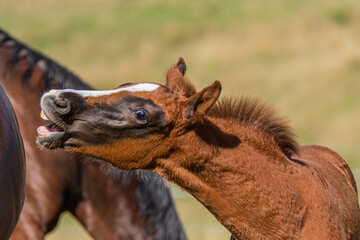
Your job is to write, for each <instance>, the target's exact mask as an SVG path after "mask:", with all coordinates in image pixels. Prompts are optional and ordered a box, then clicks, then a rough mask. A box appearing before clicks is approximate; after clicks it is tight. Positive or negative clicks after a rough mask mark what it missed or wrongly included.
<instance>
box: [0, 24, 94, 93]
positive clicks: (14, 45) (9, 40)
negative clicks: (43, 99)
mask: <svg viewBox="0 0 360 240" xmlns="http://www.w3.org/2000/svg"><path fill="white" fill-rule="evenodd" d="M0 47H4V48H8V49H13V56H12V58H11V59H10V60H9V61H8V62H7V63H6V66H5V71H4V72H5V73H6V72H8V71H9V70H11V69H14V67H15V66H16V65H17V64H19V63H20V62H21V61H26V62H27V66H26V69H25V71H23V74H22V78H21V81H22V83H23V84H24V85H27V87H28V88H30V89H31V90H32V89H33V88H34V86H33V83H32V81H31V77H32V75H33V72H34V68H35V67H36V66H38V67H40V68H41V69H42V76H41V78H42V79H43V84H44V86H43V87H44V89H45V90H48V89H50V88H73V89H82V90H90V89H92V88H91V87H90V86H89V85H87V84H86V83H84V82H82V81H81V80H80V78H79V77H77V76H76V75H75V74H73V73H72V72H70V71H68V70H67V69H66V68H65V67H63V66H61V65H59V64H58V63H56V62H55V61H53V60H51V59H50V58H48V57H47V56H45V55H43V54H41V53H40V52H38V51H36V50H34V49H32V48H30V47H28V46H26V45H25V44H24V43H22V42H20V41H18V40H17V39H15V38H13V37H12V36H10V35H9V34H8V33H6V32H5V31H3V30H2V29H0ZM53 80H55V81H54V82H53Z"/></svg>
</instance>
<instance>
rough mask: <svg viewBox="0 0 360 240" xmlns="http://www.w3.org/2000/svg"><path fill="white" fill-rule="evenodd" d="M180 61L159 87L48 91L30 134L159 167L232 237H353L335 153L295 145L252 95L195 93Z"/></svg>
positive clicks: (352, 186) (352, 193) (347, 189)
mask: <svg viewBox="0 0 360 240" xmlns="http://www.w3.org/2000/svg"><path fill="white" fill-rule="evenodd" d="M185 68H186V66H185V63H184V61H183V60H182V59H180V60H179V62H178V63H177V64H176V65H174V66H173V67H172V68H171V69H170V70H169V72H168V74H167V84H166V86H163V85H160V84H155V83H139V84H124V85H122V86H120V87H119V88H117V89H115V90H109V91H77V90H71V89H65V90H52V91H49V92H48V93H46V94H44V95H43V97H42V99H41V107H42V110H43V117H44V118H45V119H49V120H50V121H52V122H54V123H55V124H56V125H57V126H58V127H57V128H56V130H55V131H53V132H51V130H49V128H46V127H40V128H39V132H40V133H44V135H43V136H42V134H40V135H39V136H38V142H39V143H40V144H41V145H43V146H45V147H48V148H52V149H54V148H59V147H60V148H64V149H66V150H68V151H71V152H74V153H79V154H83V155H87V156H91V157H95V158H99V159H102V160H104V161H106V162H109V163H111V164H113V165H114V166H116V167H118V168H121V169H126V170H130V169H148V170H152V171H155V172H157V173H160V174H161V175H162V176H164V177H165V178H167V179H169V180H170V181H172V182H175V183H176V184H178V185H179V186H180V187H182V188H183V189H185V190H186V191H187V192H189V193H190V194H192V195H193V196H194V197H196V198H197V199H198V200H199V201H200V202H201V203H202V204H203V205H204V206H205V207H207V208H208V209H209V211H210V212H212V213H213V214H214V215H215V217H216V218H217V219H218V220H219V221H220V222H221V223H222V224H223V225H224V226H225V227H226V228H227V229H228V230H229V231H230V232H231V233H232V234H233V235H234V236H235V237H236V238H237V239H324V240H325V239H326V240H328V239H359V205H358V198H357V191H356V183H355V181H354V178H353V175H352V173H351V171H350V169H349V167H348V165H347V164H346V163H345V161H344V160H343V159H342V158H341V157H340V156H339V155H337V154H336V153H335V152H333V151H332V150H330V149H328V148H325V147H320V146H303V147H299V146H298V145H297V143H296V141H295V140H294V133H293V131H292V129H291V128H290V127H289V126H288V125H287V124H286V121H285V120H284V119H283V118H281V117H278V116H277V115H276V114H275V112H274V111H273V110H272V108H270V107H268V106H267V105H265V104H263V103H261V102H259V101H258V100H256V99H249V98H242V99H239V100H226V101H220V102H219V103H218V104H216V105H215V103H216V102H217V100H218V97H219V95H220V92H221V85H220V83H219V82H218V81H216V82H214V83H213V84H212V85H211V86H209V87H207V88H205V89H204V90H202V91H200V92H198V93H196V92H195V90H194V89H192V88H191V86H190V85H189V84H186V82H185V81H184V79H183V74H184V72H185ZM189 86H190V87H189ZM45 133H46V134H45Z"/></svg>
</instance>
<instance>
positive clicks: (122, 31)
mask: <svg viewBox="0 0 360 240" xmlns="http://www.w3.org/2000/svg"><path fill="white" fill-rule="evenodd" d="M0 9H1V14H0V22H1V27H3V28H4V29H6V30H8V31H9V32H10V33H12V34H13V35H15V36H17V37H18V38H19V39H22V40H24V41H25V42H27V43H28V44H29V45H30V46H34V47H36V48H37V49H39V50H41V51H42V52H44V53H46V54H48V55H49V56H51V57H52V58H54V59H56V60H58V61H59V62H61V63H63V64H64V65H66V66H67V67H68V68H70V69H72V70H73V71H75V72H76V73H78V74H79V75H80V76H81V77H82V78H83V79H85V80H86V81H87V82H89V83H90V84H92V85H93V86H95V87H97V88H102V89H105V88H113V87H116V86H117V85H119V84H120V83H124V82H140V81H155V82H163V81H164V74H165V71H166V70H167V69H168V68H169V67H170V66H171V65H172V64H173V63H174V62H175V61H176V60H177V58H178V57H179V56H182V57H184V58H185V60H186V62H187V64H188V72H187V76H188V77H189V78H190V79H191V80H192V81H193V82H194V83H195V85H196V86H197V87H198V89H200V88H203V87H206V86H208V85H210V84H211V83H212V82H213V81H214V80H220V81H221V83H222V85H223V95H227V94H230V95H233V96H240V95H252V96H258V97H261V98H262V99H264V100H265V101H267V102H269V103H271V104H272V105H274V106H276V108H277V109H278V110H279V111H280V112H281V114H283V115H285V116H288V117H289V119H291V122H292V125H293V126H294V127H295V129H296V130H297V133H298V136H299V141H300V143H301V144H320V145H325V146H329V147H331V148H332V149H334V150H335V151H337V152H338V153H339V154H340V155H342V156H343V157H344V158H345V160H346V161H348V162H349V164H350V166H351V168H352V170H353V172H354V174H355V176H356V179H357V180H358V181H360V147H359V144H360V124H359V123H360V111H359V109H360V94H359V91H360V81H359V79H360V28H359V25H358V23H359V22H360V11H359V9H360V2H359V1H357V0H344V1H328V0H318V1H311V0H258V1H239V0H223V1H215V0H208V1H190V0H182V1H178V0H171V1H165V0H147V1H145V0H136V1H126V0H123V1H115V0H109V1H105V2H104V1H100V0H86V1H85V0H79V1H69V0H65V1H60V0H54V1H45V0H34V1H25V0H18V1H17V2H16V4H15V3H14V2H13V1H10V0H3V1H1V2H0ZM177 205H178V209H179V212H180V215H181V217H182V219H183V221H184V223H185V226H186V229H187V232H188V235H189V237H190V239H212V238H211V237H210V236H213V239H226V238H227V237H228V233H227V232H226V231H225V230H224V229H223V228H222V227H221V226H220V225H219V224H217V223H216V221H215V220H214V218H213V217H212V216H211V215H210V214H209V213H207V211H206V210H204V209H202V210H199V212H197V211H198V209H201V206H200V205H199V204H198V203H196V202H195V200H194V199H189V198H185V199H183V198H179V199H178V200H177ZM69 221H70V220H69V218H68V217H65V218H64V221H63V224H62V225H61V227H60V228H59V230H57V231H56V232H55V235H53V236H51V237H49V238H48V239H56V236H61V234H62V233H64V232H67V233H69V231H67V230H65V229H66V223H67V222H69ZM208 226H210V227H208ZM213 226H214V227H213ZM199 228H200V229H202V230H201V231H199V230H198V229H199ZM76 229H79V228H76ZM214 231H215V232H216V233H215V232H214ZM74 234H75V232H74ZM217 234H219V235H217ZM79 236H80V235H79ZM67 238H68V237H66V236H65V235H63V237H62V238H61V239H67ZM57 239H59V238H57ZM72 239H75V238H72ZM77 239H82V237H79V238H77Z"/></svg>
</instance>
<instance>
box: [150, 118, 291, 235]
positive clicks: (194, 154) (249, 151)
mask: <svg viewBox="0 0 360 240" xmlns="http://www.w3.org/2000/svg"><path fill="white" fill-rule="evenodd" d="M177 143H178V146H177V150H174V151H173V153H172V154H170V156H169V157H168V158H162V159H158V160H157V167H156V169H155V171H156V172H158V173H160V174H162V175H163V176H164V177H166V178H167V179H169V180H170V181H173V182H175V183H176V184H178V185H179V186H180V187H181V188H183V189H185V190H186V191H187V192H189V193H190V194H192V195H193V196H194V197H195V198H197V199H198V200H199V201H200V202H201V203H202V204H203V205H204V206H205V207H207V208H208V209H209V210H210V212H211V213H213V214H214V215H215V217H216V218H217V219H218V220H219V221H220V222H221V223H222V224H223V225H224V226H225V227H227V229H228V230H229V231H231V232H232V234H234V235H235V236H236V237H237V238H238V239H263V238H264V235H263V234H262V231H258V229H257V228H256V224H255V223H256V221H258V219H260V218H261V217H262V216H263V215H267V214H271V213H272V212H274V211H276V206H275V207H274V206H270V207H269V209H260V208H258V206H260V205H261V204H262V203H264V204H265V205H269V202H274V201H273V200H272V198H273V196H272V193H269V194H268V195H264V194H263V191H264V190H265V191H267V190H268V188H267V187H268V186H262V185H263V182H264V181H265V182H268V181H269V176H268V175H269V174H268V170H269V169H270V168H271V171H275V172H277V173H284V172H286V171H287V170H288V169H290V168H291V166H290V164H289V160H288V159H287V158H286V156H285V154H283V153H282V152H281V149H280V148H279V147H278V146H276V144H275V142H274V141H272V140H271V138H270V137H267V136H266V134H263V135H262V134H261V133H256V132H254V130H253V129H252V128H251V127H249V126H241V125H240V126H239V125H238V124H236V123H234V122H231V121H225V120H219V121H218V120H217V119H214V118H208V119H207V120H205V121H204V122H202V123H199V124H197V125H196V126H195V127H194V128H193V129H192V130H191V131H189V132H188V133H187V134H185V135H183V136H181V137H179V139H178V141H177ZM265 144H268V146H267V147H266V146H265ZM268 148H269V149H268ZM274 193H275V194H278V193H277V191H276V190H275V191H274ZM261 211H263V212H261ZM278 220H279V219H277V218H276V217H274V220H273V222H271V223H270V225H276V224H278Z"/></svg>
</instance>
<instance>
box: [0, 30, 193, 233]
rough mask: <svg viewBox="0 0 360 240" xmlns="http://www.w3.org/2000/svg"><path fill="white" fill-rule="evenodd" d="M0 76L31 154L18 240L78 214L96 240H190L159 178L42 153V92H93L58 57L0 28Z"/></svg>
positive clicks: (93, 162) (68, 156) (67, 156)
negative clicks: (39, 130) (38, 139)
mask: <svg viewBox="0 0 360 240" xmlns="http://www.w3.org/2000/svg"><path fill="white" fill-rule="evenodd" d="M0 66H3V67H2V68H0V75H1V76H4V77H3V79H1V83H2V84H3V85H4V88H5V89H6V91H7V93H8V95H9V98H10V100H11V101H12V103H13V105H14V110H15V112H16V115H17V116H18V119H19V125H20V130H21V133H22V135H23V138H24V145H25V153H26V157H27V184H26V199H25V205H24V209H23V212H22V214H21V217H20V220H19V223H18V225H17V227H16V229H15V231H14V234H13V235H12V239H14V240H16V239H21V240H23V239H43V238H44V237H45V235H46V233H48V232H50V231H51V230H52V229H53V228H54V227H55V226H56V224H57V222H58V218H59V216H60V214H61V213H62V212H64V211H69V212H71V213H72V214H73V215H74V216H75V217H76V218H77V219H78V220H79V221H80V223H81V224H82V225H83V226H84V227H85V229H86V231H88V232H89V233H90V235H91V236H92V237H94V238H95V239H139V240H140V239H149V240H150V239H185V238H186V237H185V234H184V231H183V229H182V226H181V223H180V221H179V219H178V216H177V213H176V210H175V207H174V204H173V201H172V199H171V196H170V193H169V189H168V188H167V186H166V185H165V184H164V183H163V182H161V181H160V180H159V177H157V176H155V175H154V174H152V173H143V175H146V177H147V179H145V180H144V179H142V178H141V177H138V176H137V175H136V174H135V173H126V172H124V171H119V170H116V169H113V168H112V167H110V166H109V165H104V164H102V163H99V162H96V161H92V160H90V158H86V157H85V158H83V157H79V156H76V155H74V154H70V153H67V152H65V151H61V150H59V151H56V152H51V151H48V150H43V151H41V150H40V149H39V148H38V147H37V146H36V144H35V130H36V127H37V126H38V125H41V124H44V120H42V119H41V118H40V116H39V112H40V107H39V104H38V101H39V98H40V96H41V94H42V93H43V92H44V91H45V90H46V89H49V88H53V87H56V86H58V87H59V86H62V87H67V88H69V87H71V88H75V89H85V90H90V89H91V88H90V87H89V86H88V85H86V84H85V83H83V82H82V81H81V80H80V79H79V78H77V77H76V76H75V75H73V74H72V73H70V72H68V71H67V70H66V69H64V68H62V67H61V66H59V65H58V64H56V63H55V62H53V61H52V60H51V59H48V58H46V57H44V56H43V55H41V54H39V53H37V52H36V51H34V50H32V49H30V48H28V47H26V46H25V45H23V44H22V43H19V42H18V41H17V40H15V39H13V38H12V37H10V36H9V35H8V34H6V33H4V32H2V31H0Z"/></svg>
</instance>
